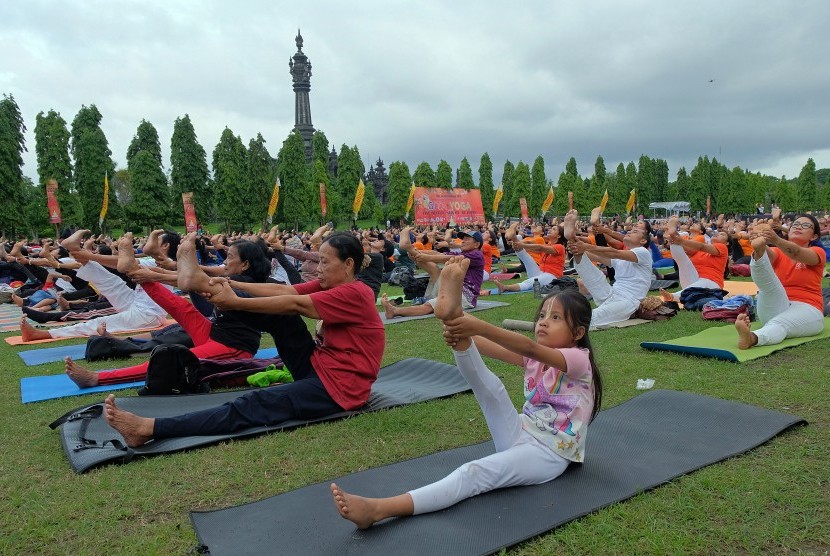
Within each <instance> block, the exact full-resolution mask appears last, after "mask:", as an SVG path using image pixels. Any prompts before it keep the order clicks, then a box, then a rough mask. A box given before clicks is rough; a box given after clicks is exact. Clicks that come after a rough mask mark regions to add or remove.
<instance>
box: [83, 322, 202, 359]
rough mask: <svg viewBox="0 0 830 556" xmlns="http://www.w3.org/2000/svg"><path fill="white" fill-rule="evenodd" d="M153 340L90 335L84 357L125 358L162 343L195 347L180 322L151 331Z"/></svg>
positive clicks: (145, 351)
mask: <svg viewBox="0 0 830 556" xmlns="http://www.w3.org/2000/svg"><path fill="white" fill-rule="evenodd" d="M150 334H151V336H152V340H143V341H139V340H134V339H133V338H124V339H121V338H113V337H112V336H90V337H89V339H88V340H87V341H86V352H85V353H84V358H85V359H86V360H87V361H100V360H102V359H125V358H127V357H129V356H130V355H132V354H133V353H151V352H152V351H153V349H155V347H156V346H159V345H162V344H180V345H183V346H185V347H188V348H192V347H193V340H192V339H191V338H190V336H189V335H188V334H187V332H185V331H184V329H183V328H182V327H181V325H179V324H171V325H170V326H166V327H165V328H162V329H161V330H157V331H154V332H151V333H150Z"/></svg>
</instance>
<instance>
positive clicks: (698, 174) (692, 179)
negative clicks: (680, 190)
mask: <svg viewBox="0 0 830 556" xmlns="http://www.w3.org/2000/svg"><path fill="white" fill-rule="evenodd" d="M710 173H711V163H710V162H709V158H708V157H706V156H704V157H698V159H697V164H696V165H695V167H694V168H692V171H691V173H690V174H689V187H688V189H687V196H688V199H687V200H688V201H689V204H690V205H691V212H693V213H694V212H705V211H706V197H707V196H708V195H709V181H710V180H709V174H710Z"/></svg>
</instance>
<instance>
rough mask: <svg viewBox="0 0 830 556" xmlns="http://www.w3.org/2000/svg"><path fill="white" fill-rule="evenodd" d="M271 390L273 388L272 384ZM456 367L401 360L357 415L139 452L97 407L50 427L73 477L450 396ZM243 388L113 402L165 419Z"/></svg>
mask: <svg viewBox="0 0 830 556" xmlns="http://www.w3.org/2000/svg"><path fill="white" fill-rule="evenodd" d="M275 388H279V387H278V386H277V387H275ZM469 388H470V386H469V385H468V384H467V381H466V380H464V377H462V376H461V373H460V372H459V371H458V368H457V367H455V366H453V365H447V364H446V363H439V362H436V361H428V360H426V359H416V358H410V359H404V360H402V361H398V362H397V363H393V364H392V365H388V366H386V367H383V368H382V369H381V370H380V374H379V375H378V379H377V380H376V381H375V383H374V384H373V385H372V393H371V395H370V397H369V402H368V403H367V404H366V406H364V407H363V408H361V409H359V410H357V411H344V412H341V413H338V414H335V415H330V416H328V417H324V418H320V419H314V420H313V421H288V422H285V423H282V424H280V425H274V426H270V427H256V428H252V429H247V430H243V431H239V432H236V433H233V434H225V435H216V436H188V437H181V438H169V439H165V440H160V441H153V442H149V443H148V444H145V445H144V446H141V447H139V448H135V449H132V448H126V447H125V446H124V439H123V437H122V436H121V435H120V434H119V433H118V432H116V431H115V429H113V428H111V427H110V426H109V425H108V424H107V422H106V421H105V420H104V418H103V416H102V415H101V408H102V404H100V403H98V404H93V405H87V406H82V407H79V408H77V409H74V410H72V411H70V412H69V413H67V414H66V415H64V416H63V417H61V418H60V419H58V420H57V421H55V422H54V423H52V425H50V426H51V427H52V428H57V427H60V435H61V443H62V445H63V449H64V452H65V453H66V456H67V458H68V459H69V464H70V465H71V466H72V469H73V470H74V471H75V472H76V473H83V472H84V471H86V470H88V469H90V468H92V467H95V466H97V465H101V464H103V463H106V462H114V463H127V462H129V461H130V460H132V459H133V458H135V457H137V456H147V455H154V454H161V453H168V452H177V451H180V450H186V449H189V448H194V447H197V446H203V445H206V444H215V443H217V442H221V441H222V440H227V439H230V438H242V437H248V436H255V435H259V434H263V433H266V432H271V431H277V430H284V429H289V428H294V427H298V426H302V425H307V424H310V423H316V422H320V421H327V420H331V419H338V418H341V417H347V416H350V415H356V414H358V413H363V412H367V411H376V410H378V409H384V408H388V407H394V406H398V405H405V404H410V403H415V402H420V401H426V400H432V399H436V398H441V397H445V396H451V395H453V394H458V393H460V392H464V391H466V390H469ZM245 392H246V390H241V391H240V390H238V391H234V392H222V393H217V394H196V395H192V396H146V397H127V398H118V405H119V407H121V408H123V409H126V410H128V411H132V412H134V413H136V414H138V415H141V416H144V417H168V416H172V415H180V414H182V413H187V412H191V411H199V410H202V409H206V408H210V407H215V406H217V405H221V404H223V403H225V402H227V401H231V400H233V399H235V398H237V397H238V396H241V395H242V394H244V393H245Z"/></svg>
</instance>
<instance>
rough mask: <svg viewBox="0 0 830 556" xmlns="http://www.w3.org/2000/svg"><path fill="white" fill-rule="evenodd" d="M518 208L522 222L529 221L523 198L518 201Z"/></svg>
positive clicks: (525, 200)
mask: <svg viewBox="0 0 830 556" xmlns="http://www.w3.org/2000/svg"><path fill="white" fill-rule="evenodd" d="M519 208H520V209H521V211H522V222H528V221H530V217H528V215H527V199H525V198H524V197H521V198H520V199H519Z"/></svg>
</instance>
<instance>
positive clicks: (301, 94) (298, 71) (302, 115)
mask: <svg viewBox="0 0 830 556" xmlns="http://www.w3.org/2000/svg"><path fill="white" fill-rule="evenodd" d="M295 42H296V43H297V53H296V54H294V56H293V57H292V58H289V59H288V68H289V73H291V79H292V80H293V81H294V129H295V130H296V131H299V132H300V135H301V136H302V137H303V142H304V143H305V157H306V160H307V161H309V162H310V161H311V152H312V151H311V139H312V137H313V136H314V126H313V125H312V124H311V103H310V102H309V100H308V92H309V91H310V90H311V62H310V61H309V59H308V56H306V55H305V54H304V53H303V36H302V35H301V34H300V30H299V29H297V37H296V39H295Z"/></svg>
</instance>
